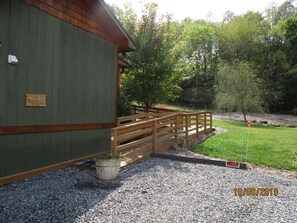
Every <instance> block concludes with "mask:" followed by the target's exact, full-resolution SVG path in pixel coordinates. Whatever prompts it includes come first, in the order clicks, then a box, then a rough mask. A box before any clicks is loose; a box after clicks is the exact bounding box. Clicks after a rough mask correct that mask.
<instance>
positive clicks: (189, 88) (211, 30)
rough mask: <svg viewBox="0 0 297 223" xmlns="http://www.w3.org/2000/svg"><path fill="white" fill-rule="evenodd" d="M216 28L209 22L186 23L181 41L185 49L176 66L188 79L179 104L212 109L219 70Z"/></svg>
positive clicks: (182, 85)
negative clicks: (217, 70)
mask: <svg viewBox="0 0 297 223" xmlns="http://www.w3.org/2000/svg"><path fill="white" fill-rule="evenodd" d="M216 34H217V28H216V26H215V25H214V24H212V23H210V22H206V21H194V22H191V23H188V24H187V27H186V28H185V29H184V32H183V34H182V39H180V41H179V47H180V49H181V50H182V53H180V55H179V56H180V57H179V60H178V62H177V64H176V67H177V68H179V69H183V71H182V72H183V73H184V76H185V77H186V79H185V80H184V81H183V83H182V84H181V85H180V86H181V87H182V89H183V91H182V94H181V97H180V98H179V101H180V102H185V103H187V104H188V105H194V106H196V107H202V106H205V107H206V106H210V105H211V104H212V101H213V99H214V89H213V85H214V75H215V73H216V69H217V46H216V45H217V40H216V39H217V38H216Z"/></svg>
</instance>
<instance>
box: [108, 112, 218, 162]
mask: <svg viewBox="0 0 297 223" xmlns="http://www.w3.org/2000/svg"><path fill="white" fill-rule="evenodd" d="M210 131H212V113H211V112H191V113H190V112H188V113H185V112H182V111H181V112H178V113H176V112H171V113H168V111H167V112H166V113H164V112H163V113H152V112H150V113H139V114H136V115H131V116H125V117H120V118H119V120H118V127H116V128H113V129H112V132H111V146H112V153H113V154H114V155H115V154H118V153H119V152H121V153H123V154H126V156H127V158H128V163H129V162H134V161H139V160H142V159H144V158H146V157H148V156H150V154H151V153H161V152H163V151H165V150H167V149H169V148H170V147H172V146H173V145H174V144H175V143H177V142H178V138H184V139H185V141H186V142H189V141H190V140H193V139H195V138H196V137H198V136H199V135H200V134H205V133H207V132H210ZM129 159H130V160H129Z"/></svg>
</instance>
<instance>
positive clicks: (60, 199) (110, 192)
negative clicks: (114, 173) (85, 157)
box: [0, 158, 297, 223]
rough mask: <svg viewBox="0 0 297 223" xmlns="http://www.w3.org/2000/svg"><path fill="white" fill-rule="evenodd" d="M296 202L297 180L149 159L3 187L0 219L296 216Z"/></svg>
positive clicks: (274, 219)
mask: <svg viewBox="0 0 297 223" xmlns="http://www.w3.org/2000/svg"><path fill="white" fill-rule="evenodd" d="M235 187H256V188H260V187H269V188H275V187H277V188H278V189H279V196H268V197H260V196H259V197H246V196H244V197H237V196H234V192H233V190H234V188H235ZM296 201H297V179H292V178H285V177H281V176H277V175H274V174H270V173H263V172H259V171H257V170H236V169H230V168H224V167H216V166H207V165H200V164H189V163H183V162H177V161H170V160H164V159H158V158H149V159H146V160H145V161H143V162H141V163H139V164H137V165H131V166H128V167H126V168H124V169H122V171H121V174H120V176H119V177H118V178H117V179H116V180H114V181H110V182H104V181H100V180H98V179H96V178H95V170H79V169H77V168H76V167H72V168H68V169H64V170H59V171H56V172H52V173H49V174H44V175H42V176H38V177H35V178H31V179H28V180H24V181H20V182H17V183H14V184H10V185H7V186H3V187H0V222H9V223H10V222H297V204H296Z"/></svg>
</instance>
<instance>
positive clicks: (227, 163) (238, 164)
mask: <svg viewBox="0 0 297 223" xmlns="http://www.w3.org/2000/svg"><path fill="white" fill-rule="evenodd" d="M226 166H227V167H233V168H239V166H240V163H237V162H230V161H226Z"/></svg>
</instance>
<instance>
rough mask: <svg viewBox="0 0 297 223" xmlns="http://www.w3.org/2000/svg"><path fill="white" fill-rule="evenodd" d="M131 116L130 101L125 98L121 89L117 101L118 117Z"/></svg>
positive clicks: (124, 93)
mask: <svg viewBox="0 0 297 223" xmlns="http://www.w3.org/2000/svg"><path fill="white" fill-rule="evenodd" d="M131 114H132V110H131V100H130V99H129V98H128V97H127V95H126V92H125V90H124V89H121V90H120V95H119V99H118V117H120V116H127V115H131Z"/></svg>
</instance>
